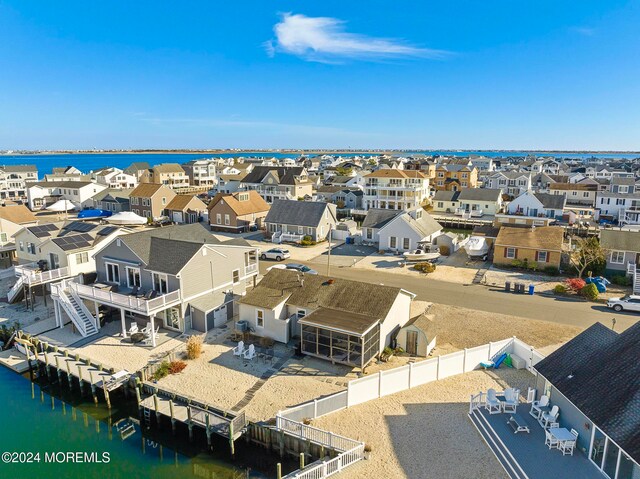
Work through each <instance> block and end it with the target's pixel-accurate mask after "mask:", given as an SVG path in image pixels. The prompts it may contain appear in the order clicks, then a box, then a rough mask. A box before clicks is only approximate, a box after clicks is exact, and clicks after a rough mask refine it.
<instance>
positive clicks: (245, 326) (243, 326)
mask: <svg viewBox="0 0 640 479" xmlns="http://www.w3.org/2000/svg"><path fill="white" fill-rule="evenodd" d="M236 330H237V331H240V332H243V333H244V332H245V331H248V330H249V323H248V322H247V321H236Z"/></svg>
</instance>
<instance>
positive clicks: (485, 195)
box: [458, 188, 502, 201]
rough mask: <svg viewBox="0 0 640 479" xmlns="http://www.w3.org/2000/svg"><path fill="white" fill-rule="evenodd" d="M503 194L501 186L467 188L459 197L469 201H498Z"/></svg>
mask: <svg viewBox="0 0 640 479" xmlns="http://www.w3.org/2000/svg"><path fill="white" fill-rule="evenodd" d="M501 195H502V190H501V189H500V188H465V189H463V190H462V191H461V192H460V196H458V199H459V200H460V201H462V200H469V201H498V200H499V199H500V196H501Z"/></svg>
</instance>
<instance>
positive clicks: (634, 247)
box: [600, 229, 640, 276]
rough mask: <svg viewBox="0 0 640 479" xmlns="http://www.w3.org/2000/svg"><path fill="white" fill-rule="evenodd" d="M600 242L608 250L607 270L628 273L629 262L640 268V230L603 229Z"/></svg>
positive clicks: (622, 273)
mask: <svg viewBox="0 0 640 479" xmlns="http://www.w3.org/2000/svg"><path fill="white" fill-rule="evenodd" d="M600 244H601V245H602V247H603V248H605V249H606V250H607V266H606V272H607V273H608V274H610V275H613V276H615V275H618V276H620V275H622V276H624V275H626V274H627V266H628V265H629V263H632V264H635V265H636V267H638V268H639V269H640V232H639V231H621V230H613V229H603V230H602V231H601V232H600Z"/></svg>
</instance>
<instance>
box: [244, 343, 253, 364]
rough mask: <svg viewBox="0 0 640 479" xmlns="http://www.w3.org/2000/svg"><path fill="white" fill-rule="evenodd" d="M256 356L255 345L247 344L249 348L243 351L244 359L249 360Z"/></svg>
mask: <svg viewBox="0 0 640 479" xmlns="http://www.w3.org/2000/svg"><path fill="white" fill-rule="evenodd" d="M255 357H256V347H255V346H254V345H253V344H250V345H249V349H247V350H246V351H245V352H244V359H248V360H249V361H251V360H252V359H253V358H255Z"/></svg>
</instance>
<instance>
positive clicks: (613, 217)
mask: <svg viewBox="0 0 640 479" xmlns="http://www.w3.org/2000/svg"><path fill="white" fill-rule="evenodd" d="M596 211H597V213H596V216H597V218H596V219H604V220H609V221H611V222H614V223H618V224H620V225H638V224H640V191H638V192H635V193H611V192H609V191H603V192H600V193H598V196H597V198H596Z"/></svg>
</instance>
